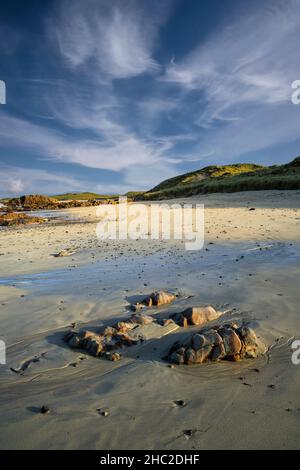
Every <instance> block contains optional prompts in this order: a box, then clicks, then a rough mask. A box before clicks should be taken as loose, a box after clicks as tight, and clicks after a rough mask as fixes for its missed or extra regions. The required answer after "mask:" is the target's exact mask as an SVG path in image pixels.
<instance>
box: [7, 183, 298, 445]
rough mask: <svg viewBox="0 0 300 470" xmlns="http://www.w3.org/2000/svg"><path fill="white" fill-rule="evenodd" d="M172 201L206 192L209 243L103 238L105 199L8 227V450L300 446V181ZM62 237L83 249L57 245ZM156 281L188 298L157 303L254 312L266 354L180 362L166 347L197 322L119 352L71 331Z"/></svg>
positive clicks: (229, 315) (245, 316) (101, 319)
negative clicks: (116, 355) (190, 245)
mask: <svg viewBox="0 0 300 470" xmlns="http://www.w3.org/2000/svg"><path fill="white" fill-rule="evenodd" d="M164 202H169V203H172V202H175V203H183V202H189V203H194V204H196V203H202V204H204V206H205V245H204V248H203V249H202V250H199V251H187V250H185V247H184V243H183V241H180V240H179V241H174V240H170V241H169V240H163V241H161V240H158V241H154V240H137V241H133V240H126V241H124V240H123V241H118V240H99V239H98V238H97V236H96V224H97V217H96V208H94V207H87V208H78V209H70V210H69V211H68V212H69V213H70V214H71V216H72V217H71V220H69V221H60V222H58V223H49V224H42V225H36V226H25V227H17V228H2V229H1V230H0V339H2V340H4V341H5V343H6V347H7V351H6V354H7V364H6V365H1V366H0V414H1V421H0V429H1V432H0V448H1V449H200V450H201V449H275V448H276V449H299V448H300V427H299V418H300V398H299V397H300V393H299V392H300V365H299V366H296V365H293V364H292V361H291V355H292V349H291V344H292V342H293V340H294V339H300V315H299V302H300V293H299V279H300V192H299V191H297V190H295V191H257V192H256V191H252V192H242V193H233V194H210V195H199V196H194V197H192V198H186V199H176V200H174V201H164ZM253 208H254V209H255V210H249V209H253ZM77 219H78V220H77ZM62 250H71V251H72V252H73V254H72V255H71V256H67V257H56V256H54V255H55V254H57V253H59V252H60V251H62ZM157 289H164V290H167V291H171V292H174V293H176V294H178V297H177V300H176V301H175V302H174V303H173V304H172V305H168V306H164V307H161V308H158V309H155V308H153V309H151V311H150V313H151V314H154V315H155V314H159V315H163V316H164V315H165V316H167V315H168V314H170V313H172V312H177V311H179V310H182V309H184V308H186V307H188V306H190V305H212V306H214V307H215V308H217V309H219V310H222V311H226V314H225V315H224V319H223V320H222V321H224V322H225V321H228V320H230V321H232V320H233V321H236V322H243V321H247V322H251V324H252V325H253V327H254V328H255V331H256V332H257V333H258V334H259V336H260V337H261V338H262V339H263V341H264V342H265V344H266V346H267V353H266V354H265V355H263V356H262V357H259V358H257V359H247V360H243V361H240V362H226V361H220V362H218V363H210V364H203V365H197V366H191V367H189V366H175V367H172V368H171V367H169V365H168V364H167V363H166V362H165V361H164V360H163V359H162V357H163V356H164V355H165V354H166V352H167V351H168V349H169V348H170V346H171V344H172V343H173V342H174V341H175V340H176V339H178V338H181V337H182V336H184V335H187V334H189V332H190V331H192V330H195V331H197V330H199V328H198V329H197V327H190V328H188V331H187V329H184V328H180V329H178V330H176V331H175V332H173V333H171V334H169V335H167V336H164V337H162V338H158V339H151V340H149V341H145V342H144V343H141V344H139V345H137V346H133V347H131V348H128V350H126V351H125V352H124V356H123V357H122V359H121V361H119V362H117V363H113V362H109V361H105V360H102V359H99V358H94V357H91V356H89V355H88V354H86V353H85V352H84V351H78V350H72V349H71V348H69V347H68V345H66V343H65V342H64V341H63V336H64V334H65V332H66V331H67V330H68V329H69V328H70V327H71V325H72V324H76V328H79V329H80V328H99V327H100V326H101V325H109V324H111V323H112V322H113V321H116V320H118V319H125V318H127V317H128V315H129V313H128V304H129V303H130V301H131V298H132V297H133V296H136V295H140V294H148V293H149V292H153V291H155V290H157ZM178 400H179V401H180V400H182V402H183V403H182V405H181V406H178V404H176V402H177V401H178ZM43 405H46V406H47V407H49V409H50V413H47V414H41V413H40V412H39V410H40V408H41V407H42V406H43ZM99 409H101V410H107V413H106V414H105V416H104V415H103V414H101V413H99ZM279 423H280V426H279Z"/></svg>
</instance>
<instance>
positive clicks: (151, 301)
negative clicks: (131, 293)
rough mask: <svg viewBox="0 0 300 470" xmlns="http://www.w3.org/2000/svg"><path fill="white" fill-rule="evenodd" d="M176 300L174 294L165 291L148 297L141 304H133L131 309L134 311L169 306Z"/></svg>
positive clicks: (153, 293)
mask: <svg viewBox="0 0 300 470" xmlns="http://www.w3.org/2000/svg"><path fill="white" fill-rule="evenodd" d="M175 299H176V296H175V295H174V294H171V293H169V292H164V291H157V292H152V294H150V295H147V296H146V297H145V298H144V299H143V300H142V301H141V302H137V303H135V304H131V305H130V308H131V310H133V311H137V310H140V309H142V308H145V307H152V306H155V307H159V306H161V305H167V304H170V303H171V302H173V301H174V300H175Z"/></svg>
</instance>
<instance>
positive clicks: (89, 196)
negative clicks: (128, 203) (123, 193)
mask: <svg viewBox="0 0 300 470" xmlns="http://www.w3.org/2000/svg"><path fill="white" fill-rule="evenodd" d="M50 197H51V198H52V199H55V200H56V201H70V200H72V201H73V200H77V201H89V200H93V199H115V198H117V197H118V195H117V194H112V195H109V196H105V195H103V194H97V193H89V192H84V193H65V194H58V195H57V196H50Z"/></svg>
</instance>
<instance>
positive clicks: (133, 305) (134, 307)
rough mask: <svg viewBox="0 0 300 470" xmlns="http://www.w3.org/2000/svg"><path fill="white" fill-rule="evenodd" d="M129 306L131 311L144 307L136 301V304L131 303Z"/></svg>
mask: <svg viewBox="0 0 300 470" xmlns="http://www.w3.org/2000/svg"><path fill="white" fill-rule="evenodd" d="M129 308H130V310H131V311H132V312H138V311H139V310H142V309H143V308H145V305H143V304H140V303H136V304H131V305H130V307H129Z"/></svg>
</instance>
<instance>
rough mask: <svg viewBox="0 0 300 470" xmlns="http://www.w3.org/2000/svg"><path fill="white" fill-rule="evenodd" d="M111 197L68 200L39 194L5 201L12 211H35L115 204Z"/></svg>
mask: <svg viewBox="0 0 300 470" xmlns="http://www.w3.org/2000/svg"><path fill="white" fill-rule="evenodd" d="M115 203H116V201H115V200H113V199H101V200H99V199H88V200H84V201H81V200H68V201H58V200H56V199H55V198H52V197H47V196H43V195H41V194H35V195H28V196H21V197H20V198H13V199H10V200H9V201H8V202H7V208H8V209H9V210H14V211H37V210H55V209H69V208H72V207H89V206H99V205H100V204H115Z"/></svg>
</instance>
